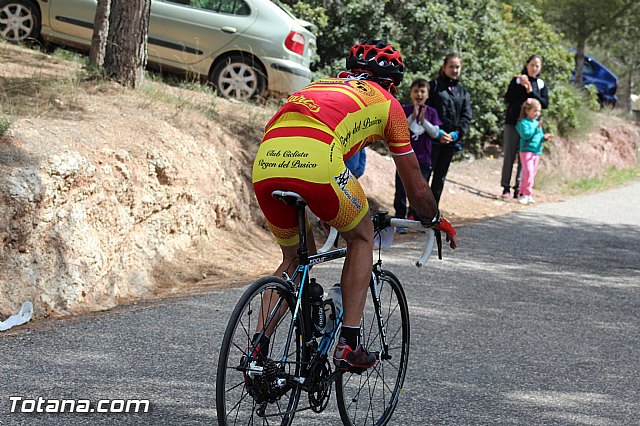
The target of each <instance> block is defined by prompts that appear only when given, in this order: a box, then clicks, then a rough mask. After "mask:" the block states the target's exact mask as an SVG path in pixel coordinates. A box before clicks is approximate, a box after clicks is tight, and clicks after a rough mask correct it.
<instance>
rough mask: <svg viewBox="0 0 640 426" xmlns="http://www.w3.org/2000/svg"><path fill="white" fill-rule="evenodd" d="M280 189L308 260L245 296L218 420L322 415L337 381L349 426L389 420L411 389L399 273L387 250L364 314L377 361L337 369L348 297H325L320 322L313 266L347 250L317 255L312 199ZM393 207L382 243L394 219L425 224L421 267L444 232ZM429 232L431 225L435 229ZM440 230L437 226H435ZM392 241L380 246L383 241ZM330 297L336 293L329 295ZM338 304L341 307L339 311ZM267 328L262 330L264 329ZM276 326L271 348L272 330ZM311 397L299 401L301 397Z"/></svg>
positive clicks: (377, 224)
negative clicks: (310, 229) (309, 230)
mask: <svg viewBox="0 0 640 426" xmlns="http://www.w3.org/2000/svg"><path fill="white" fill-rule="evenodd" d="M272 196H273V197H274V198H276V199H279V200H281V201H283V202H285V203H287V204H290V205H293V206H295V207H296V208H297V215H298V233H299V237H300V243H299V248H298V255H299V261H300V263H299V266H298V267H297V268H296V270H295V272H294V273H293V274H292V275H291V276H288V275H287V274H286V273H284V274H283V277H276V276H266V277H263V278H260V279H258V280H257V281H256V282H254V283H253V284H252V285H251V286H250V287H249V288H248V289H247V290H246V291H245V292H244V294H243V295H242V297H241V298H240V300H239V301H238V303H237V305H236V307H235V309H234V311H233V313H232V314H231V318H230V320H229V324H228V325H227V328H226V331H225V334H224V338H223V341H222V347H221V349H220V357H219V360H218V369H217V378H216V408H217V415H218V424H219V425H225V426H226V425H254V424H264V425H272V424H280V425H290V424H292V422H293V419H294V416H295V414H296V413H297V412H299V411H303V410H312V411H314V412H316V413H321V412H322V411H324V410H325V409H326V407H327V404H328V402H329V397H330V395H331V391H332V387H333V385H334V384H335V396H336V401H337V405H338V411H339V413H340V418H341V420H342V422H343V424H344V425H385V424H387V422H388V421H389V419H390V418H391V416H392V414H393V412H394V410H395V408H396V405H397V404H398V399H399V397H400V394H401V392H402V386H403V384H404V379H405V375H406V372H407V362H408V359H409V340H410V327H409V310H408V306H407V299H406V297H405V294H404V290H403V288H402V285H401V284H400V281H399V280H398V278H397V277H396V276H395V275H394V274H393V273H392V272H390V271H388V270H385V269H383V268H382V260H381V257H380V250H378V260H377V262H376V263H375V264H374V265H373V271H372V274H371V281H370V283H369V289H370V295H371V297H370V298H368V300H367V303H366V306H365V308H364V312H363V315H362V320H361V324H360V327H361V335H362V342H363V344H364V346H365V347H366V348H367V349H368V350H369V351H371V352H372V353H375V354H376V357H377V358H378V363H377V364H376V365H375V366H374V367H372V368H370V369H368V370H365V371H362V372H353V373H352V372H343V371H338V370H336V369H334V367H333V364H332V359H331V358H332V355H333V352H332V350H333V348H334V347H335V344H336V341H337V338H338V334H339V333H338V331H339V330H340V326H341V324H342V312H341V311H340V309H339V306H340V305H339V304H338V303H336V304H334V303H333V300H324V301H323V305H322V310H323V313H324V314H325V317H326V318H325V320H326V321H325V322H324V323H322V324H320V326H319V325H318V322H322V321H320V320H319V317H322V314H320V315H318V312H315V313H314V309H317V306H315V307H314V306H312V302H311V300H310V299H311V297H310V292H311V290H310V288H312V286H314V285H317V283H316V282H315V279H314V278H312V277H310V270H311V267H312V266H314V265H318V264H321V263H325V262H329V261H333V260H336V259H340V258H343V257H345V256H346V254H347V249H346V248H337V249H333V250H327V247H330V246H331V243H329V241H335V237H336V234H335V233H333V234H331V235H329V237H328V239H327V242H328V243H327V244H325V246H324V247H323V248H322V249H320V250H319V251H318V253H317V254H313V255H310V254H309V253H308V250H307V242H306V204H307V203H306V201H305V200H304V198H303V197H301V196H300V195H299V194H297V193H295V192H290V191H282V190H278V191H274V192H273V193H272ZM386 215H387V212H380V213H377V214H374V215H372V219H373V223H374V229H375V232H376V241H382V240H383V239H384V234H385V233H386V232H388V231H390V232H391V235H393V227H394V226H404V227H407V228H410V229H413V230H417V231H423V232H425V234H426V235H427V239H426V245H425V250H424V253H423V254H422V256H421V258H420V260H419V261H418V262H416V265H417V266H422V265H424V264H425V263H426V261H427V259H428V257H429V255H430V253H431V252H432V250H433V246H434V241H436V242H437V243H438V254H439V257H440V258H442V257H441V247H442V242H441V238H440V231H438V230H436V229H432V228H426V227H425V226H424V225H422V224H421V223H420V222H418V221H412V220H404V219H395V218H387V217H386ZM427 231H429V232H427ZM431 231H432V232H431ZM382 245H383V244H382V243H379V244H378V247H381V246H382ZM329 293H330V294H331V292H329ZM336 305H338V309H336ZM258 325H260V326H259V329H257V326H258ZM267 331H268V332H271V336H270V338H269V343H268V347H267V346H266V345H263V344H258V343H257V342H264V340H261V339H263V336H264V335H265V332H267ZM303 393H304V394H306V395H307V400H308V402H307V403H305V404H304V406H303V407H301V408H300V407H299V405H300V403H301V398H302V395H303Z"/></svg>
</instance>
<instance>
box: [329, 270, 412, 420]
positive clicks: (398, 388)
mask: <svg viewBox="0 0 640 426" xmlns="http://www.w3.org/2000/svg"><path fill="white" fill-rule="evenodd" d="M378 287H379V294H380V305H381V306H380V313H381V316H382V320H383V323H384V330H385V331H384V334H385V335H386V336H387V342H388V344H389V351H388V353H387V354H385V353H384V352H383V332H381V330H380V327H379V325H378V316H377V314H376V309H375V305H374V303H373V299H374V297H375V295H374V294H372V295H371V296H372V297H371V298H368V299H367V304H366V305H365V308H364V312H363V315H362V322H361V325H360V327H361V330H360V331H361V333H362V342H363V345H364V346H365V347H366V348H367V349H368V350H369V351H371V352H376V351H378V352H379V353H380V360H379V361H378V363H377V364H376V365H375V367H373V368H370V369H368V370H366V371H365V372H364V373H362V374H361V375H358V374H351V373H344V374H341V375H339V376H338V378H337V379H336V400H337V403H338V410H339V411H340V417H341V419H342V423H343V424H345V425H353V426H355V425H358V426H361V425H376V426H378V425H386V424H387V422H388V421H389V419H390V418H391V415H392V414H393V411H394V410H395V409H396V405H397V404H398V398H399V397H400V393H401V392H402V385H403V384H404V378H405V374H406V372H407V361H408V359H409V332H410V330H409V309H408V306H407V299H406V296H405V294H404V290H403V289H402V286H401V285H400V281H398V278H396V276H395V275H393V274H392V273H391V272H388V271H382V273H381V274H380V277H379V286H378Z"/></svg>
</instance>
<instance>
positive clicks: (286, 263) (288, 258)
mask: <svg viewBox="0 0 640 426" xmlns="http://www.w3.org/2000/svg"><path fill="white" fill-rule="evenodd" d="M307 247H308V249H309V254H315V253H316V248H315V247H316V244H315V240H314V237H313V232H312V231H311V228H310V227H307ZM280 249H281V250H282V263H281V264H280V266H279V267H278V269H276V271H275V272H274V274H273V275H275V276H276V277H281V276H282V273H283V272H285V271H286V272H287V274H288V275H291V274H292V273H293V272H294V271H295V269H296V268H297V267H298V264H299V261H298V244H297V243H296V244H295V245H292V246H285V245H280ZM278 299H279V296H278V295H277V294H275V293H273V292H269V291H267V292H265V294H264V296H263V304H262V314H261V315H260V316H259V318H258V323H257V324H256V333H259V332H260V330H262V328H263V327H264V320H265V319H266V318H268V315H269V312H271V309H273V306H275V304H276V303H278ZM286 311H287V306H284V305H283V306H282V307H281V308H280V310H279V312H278V315H277V317H276V320H278V319H280V317H281V316H282V315H284V314H285V312H286ZM277 323H278V321H273V322H271V323H270V324H269V325H268V326H267V328H266V330H265V335H266V336H267V337H269V336H271V334H272V333H273V330H274V328H275V325H276V324H277Z"/></svg>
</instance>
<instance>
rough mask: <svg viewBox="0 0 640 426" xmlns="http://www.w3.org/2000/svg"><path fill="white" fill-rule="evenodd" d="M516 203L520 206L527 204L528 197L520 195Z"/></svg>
mask: <svg viewBox="0 0 640 426" xmlns="http://www.w3.org/2000/svg"><path fill="white" fill-rule="evenodd" d="M518 202H519V203H520V204H529V196H528V195H521V196H519V197H518Z"/></svg>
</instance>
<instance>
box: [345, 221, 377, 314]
mask: <svg viewBox="0 0 640 426" xmlns="http://www.w3.org/2000/svg"><path fill="white" fill-rule="evenodd" d="M341 235H342V236H343V237H344V239H345V240H346V241H347V258H346V260H345V262H344V267H343V268H342V276H341V278H340V282H341V286H342V306H343V307H344V313H343V324H344V325H345V326H347V327H359V326H360V318H361V317H362V309H363V308H364V303H365V299H366V297H367V290H368V289H369V280H370V279H371V267H372V264H373V252H372V250H371V249H372V247H373V223H372V222H371V216H370V215H368V214H367V215H365V216H364V217H363V218H362V220H361V221H360V223H358V225H356V227H355V228H353V229H352V230H351V231H346V232H342V233H341Z"/></svg>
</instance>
